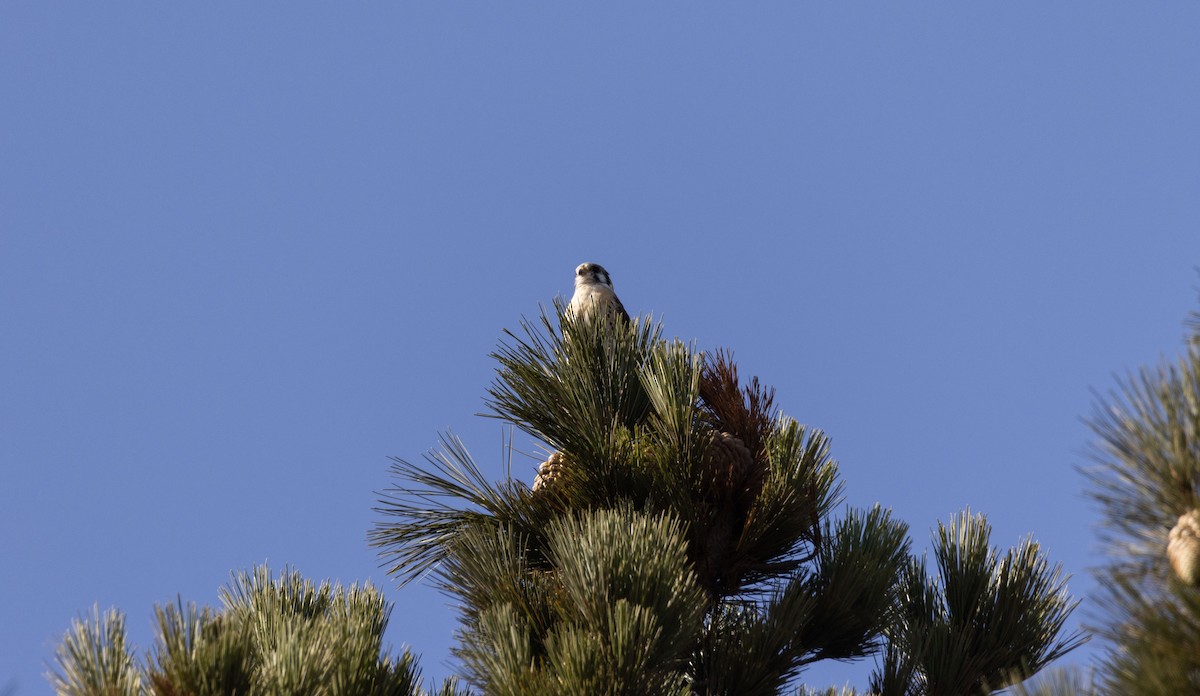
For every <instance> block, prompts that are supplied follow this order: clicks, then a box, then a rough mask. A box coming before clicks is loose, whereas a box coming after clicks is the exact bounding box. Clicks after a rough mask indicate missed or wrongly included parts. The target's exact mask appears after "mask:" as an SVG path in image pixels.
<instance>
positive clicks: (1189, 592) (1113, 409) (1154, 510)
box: [1085, 314, 1200, 694]
mask: <svg viewBox="0 0 1200 696" xmlns="http://www.w3.org/2000/svg"><path fill="white" fill-rule="evenodd" d="M1197 317H1200V314H1193V319H1192V320H1193V322H1194V323H1193V327H1194V328H1197V332H1196V334H1195V335H1194V336H1193V337H1192V342H1191V344H1190V345H1189V347H1188V348H1187V349H1186V352H1185V354H1184V356H1183V357H1181V358H1180V359H1178V360H1177V361H1175V362H1174V363H1173V364H1172V363H1165V364H1163V365H1160V366H1159V367H1157V368H1154V369H1142V370H1141V371H1139V372H1138V373H1137V374H1136V375H1133V376H1130V377H1128V378H1126V379H1125V380H1123V381H1121V382H1119V383H1118V386H1117V388H1116V390H1115V391H1114V392H1113V393H1110V394H1109V395H1108V396H1107V397H1106V398H1102V399H1098V403H1097V406H1096V409H1095V412H1094V414H1093V416H1092V418H1091V420H1090V425H1091V427H1092V429H1093V431H1094V432H1095V433H1096V435H1097V436H1098V438H1099V442H1098V444H1097V446H1096V448H1095V449H1094V451H1093V452H1092V454H1093V458H1094V460H1095V462H1096V466H1095V467H1093V468H1091V469H1089V470H1087V471H1085V473H1086V474H1087V476H1088V478H1089V480H1090V483H1091V489H1090V490H1089V494H1090V496H1091V497H1092V498H1093V499H1094V500H1095V501H1096V502H1097V503H1098V504H1099V507H1100V510H1101V513H1102V516H1103V526H1102V534H1101V538H1102V540H1103V541H1104V542H1105V544H1106V546H1107V550H1108V564H1107V565H1106V566H1105V567H1104V568H1102V569H1100V570H1099V571H1098V572H1097V576H1098V578H1099V580H1100V583H1099V585H1100V587H1101V591H1100V592H1101V594H1100V596H1099V597H1098V604H1099V606H1100V607H1101V610H1102V611H1101V612H1100V613H1099V614H1098V615H1097V617H1096V618H1097V620H1098V626H1097V627H1096V630H1097V632H1098V633H1099V634H1100V635H1101V636H1103V637H1104V638H1105V639H1106V640H1107V641H1108V643H1109V648H1110V652H1109V655H1108V657H1107V659H1106V660H1105V665H1104V669H1102V670H1101V675H1100V677H1101V683H1102V686H1103V687H1104V688H1105V690H1106V691H1108V692H1110V693H1119V694H1165V693H1171V694H1174V693H1195V692H1197V691H1200V589H1197V588H1195V587H1192V586H1189V585H1187V584H1185V583H1183V582H1180V581H1179V580H1178V579H1177V578H1176V577H1175V576H1174V574H1173V573H1172V570H1171V568H1170V566H1169V565H1168V562H1167V542H1168V533H1169V531H1170V530H1171V528H1172V527H1173V526H1174V525H1175V524H1176V522H1177V520H1178V518H1179V517H1180V515H1183V514H1185V513H1188V512H1190V511H1193V510H1196V509H1198V508H1200V321H1198V320H1197Z"/></svg>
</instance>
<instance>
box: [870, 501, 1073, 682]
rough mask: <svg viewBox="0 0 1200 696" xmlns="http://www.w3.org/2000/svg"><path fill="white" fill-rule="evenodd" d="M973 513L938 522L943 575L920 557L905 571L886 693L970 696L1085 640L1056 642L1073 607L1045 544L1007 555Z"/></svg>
mask: <svg viewBox="0 0 1200 696" xmlns="http://www.w3.org/2000/svg"><path fill="white" fill-rule="evenodd" d="M990 535H991V528H990V526H989V525H988V524H987V521H986V520H985V519H984V518H983V516H981V515H979V516H975V515H971V514H970V513H969V512H967V513H964V514H962V515H958V516H956V517H955V518H954V519H953V520H952V521H951V523H950V524H949V525H942V524H939V525H938V532H937V538H936V540H935V545H934V549H933V555H934V562H935V564H936V567H937V576H936V577H932V576H931V575H930V574H929V572H928V570H927V568H926V565H925V561H924V560H921V561H917V560H913V561H912V562H911V563H910V564H909V567H908V569H907V570H906V572H905V574H904V579H903V583H902V590H901V593H900V601H899V603H898V606H897V612H896V613H897V621H896V623H895V626H894V628H893V630H892V631H891V632H890V633H889V636H888V637H889V640H890V641H891V646H890V649H889V650H888V651H887V652H886V653H885V660H884V665H883V668H882V669H881V670H880V672H879V673H878V674H876V676H875V678H874V680H873V683H872V688H873V689H874V690H876V691H878V692H880V693H882V694H885V695H888V696H890V695H892V694H895V695H897V696H898V695H901V694H911V693H919V694H928V695H930V696H943V695H944V696H966V695H969V694H985V693H987V692H988V690H989V689H990V688H991V689H994V688H999V687H1003V686H1006V685H1008V684H1011V683H1015V682H1019V681H1021V680H1023V679H1026V678H1028V677H1029V676H1031V675H1033V674H1034V673H1035V672H1037V671H1038V670H1040V669H1041V668H1042V667H1044V666H1045V665H1047V664H1048V663H1050V662H1051V661H1053V660H1055V659H1057V658H1059V657H1061V656H1062V655H1064V654H1066V653H1067V652H1069V651H1070V650H1073V649H1074V648H1076V647H1078V646H1079V645H1080V644H1081V643H1082V642H1083V641H1084V638H1083V637H1082V636H1080V635H1078V634H1075V635H1071V636H1068V637H1066V638H1063V639H1060V640H1059V639H1057V636H1058V635H1059V634H1060V633H1061V631H1062V627H1063V624H1064V623H1065V621H1066V619H1067V616H1068V615H1069V614H1070V613H1071V611H1072V610H1073V609H1074V607H1075V605H1076V602H1072V601H1071V599H1070V597H1069V595H1068V594H1067V592H1066V579H1065V578H1064V577H1063V576H1062V573H1061V568H1060V567H1058V566H1055V567H1053V568H1052V567H1050V565H1049V562H1048V561H1047V560H1046V558H1045V556H1044V555H1043V554H1042V553H1041V550H1040V548H1039V546H1038V545H1037V543H1035V542H1034V541H1032V540H1025V541H1024V542H1022V543H1021V544H1020V545H1018V546H1017V548H1015V549H1010V550H1008V551H1006V552H1005V553H1004V554H1003V555H1001V554H1000V553H998V551H997V550H996V549H994V548H992V547H991V546H989V543H988V541H989V537H990Z"/></svg>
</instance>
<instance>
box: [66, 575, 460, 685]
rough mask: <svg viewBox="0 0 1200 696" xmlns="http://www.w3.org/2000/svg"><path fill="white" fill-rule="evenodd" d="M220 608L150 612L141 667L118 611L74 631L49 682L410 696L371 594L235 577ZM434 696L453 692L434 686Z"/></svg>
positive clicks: (407, 667) (285, 578)
mask: <svg viewBox="0 0 1200 696" xmlns="http://www.w3.org/2000/svg"><path fill="white" fill-rule="evenodd" d="M221 599H222V604H223V606H222V608H221V609H220V610H214V609H210V608H208V607H204V608H197V607H196V605H195V604H187V605H185V604H184V603H183V601H182V600H180V601H179V602H178V603H176V604H169V605H166V606H160V607H157V608H156V609H155V615H156V617H157V628H158V633H157V640H156V644H155V646H154V649H153V651H152V652H151V653H150V654H149V655H148V656H147V658H146V660H145V663H143V662H142V661H141V660H139V659H138V657H137V656H135V655H134V654H133V652H132V651H131V650H130V649H129V647H128V646H127V644H126V634H125V617H124V615H123V614H122V613H121V612H119V611H117V610H109V611H106V612H103V613H101V612H100V611H99V609H94V610H93V611H92V614H91V616H89V617H88V618H86V619H79V620H76V621H75V622H74V624H73V625H72V627H71V630H70V631H68V632H67V635H66V637H65V638H64V639H63V641H62V643H61V644H60V645H59V648H58V655H57V668H56V669H55V671H54V672H52V673H51V674H50V675H49V677H50V682H51V684H52V685H53V686H54V689H55V692H56V693H58V694H60V695H61V696H143V695H144V694H155V695H156V696H232V695H238V694H240V695H246V696H418V695H424V694H427V693H429V692H427V691H425V690H424V689H422V687H421V685H420V670H419V669H418V668H417V665H416V660H415V658H414V657H413V656H412V655H411V654H410V653H409V652H408V651H407V650H406V651H404V652H403V653H402V654H401V655H399V656H398V657H393V656H391V655H388V654H385V653H384V652H383V650H382V646H383V631H384V628H385V627H386V626H387V622H388V615H389V614H390V612H391V607H390V605H388V603H387V602H386V601H384V599H383V596H382V595H381V594H380V593H379V590H377V589H376V588H374V587H372V586H371V585H369V584H368V585H363V586H358V585H352V586H350V587H342V586H341V585H331V584H330V583H328V582H323V583H321V584H319V585H317V584H314V583H313V582H311V581H309V580H305V579H304V578H303V577H301V576H300V575H299V574H298V573H296V572H294V571H290V570H289V571H285V572H284V573H283V574H282V575H280V576H279V577H278V578H273V577H272V575H271V573H270V571H269V570H268V569H267V568H265V567H261V568H257V569H256V570H255V571H254V572H253V573H246V572H242V573H237V574H235V575H234V578H233V581H232V582H231V583H230V585H229V586H228V587H226V588H223V590H222V592H221ZM435 693H437V694H438V696H456V694H460V693H461V692H460V691H458V690H457V689H456V686H455V682H454V681H453V680H449V681H447V682H445V683H443V685H442V687H441V689H440V690H438V691H436V692H435Z"/></svg>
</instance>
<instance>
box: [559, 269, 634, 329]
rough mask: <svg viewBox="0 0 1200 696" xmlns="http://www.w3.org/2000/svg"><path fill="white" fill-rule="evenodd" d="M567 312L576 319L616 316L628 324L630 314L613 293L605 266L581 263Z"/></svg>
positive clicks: (576, 271)
mask: <svg viewBox="0 0 1200 696" xmlns="http://www.w3.org/2000/svg"><path fill="white" fill-rule="evenodd" d="M567 312H569V313H570V314H572V315H574V316H575V318H576V319H584V318H591V317H593V316H595V315H596V314H598V313H599V314H615V315H616V316H618V317H621V319H623V320H624V321H626V322H628V321H629V320H630V319H629V312H626V311H625V306H624V305H622V304H621V300H619V299H618V298H617V293H616V292H614V291H613V285H612V278H611V277H609V275H608V271H606V270H604V266H601V265H600V264H598V263H581V264H579V266H577V267H576V268H575V294H574V296H572V297H571V303H570V304H569V305H567Z"/></svg>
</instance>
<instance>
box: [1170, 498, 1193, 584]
mask: <svg viewBox="0 0 1200 696" xmlns="http://www.w3.org/2000/svg"><path fill="white" fill-rule="evenodd" d="M1167 539H1168V540H1167V559H1168V560H1170V561H1171V568H1172V569H1173V570H1174V571H1175V574H1176V575H1177V576H1179V579H1180V580H1182V581H1184V582H1185V583H1187V584H1189V585H1191V586H1193V587H1195V586H1197V585H1200V510H1192V511H1191V512H1188V513H1186V514H1183V515H1180V516H1179V521H1178V522H1176V523H1175V528H1174V529H1172V530H1171V534H1170V535H1169V536H1168V537H1167Z"/></svg>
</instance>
